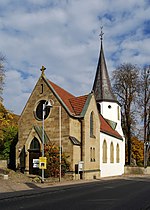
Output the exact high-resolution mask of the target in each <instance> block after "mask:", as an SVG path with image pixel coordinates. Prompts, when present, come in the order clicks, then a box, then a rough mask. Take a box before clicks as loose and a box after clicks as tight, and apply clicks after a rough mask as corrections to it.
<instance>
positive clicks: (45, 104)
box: [42, 99, 62, 182]
mask: <svg viewBox="0 0 150 210" xmlns="http://www.w3.org/2000/svg"><path fill="white" fill-rule="evenodd" d="M53 105H54V101H53V100H52V99H50V100H49V101H48V103H47V101H46V102H45V103H44V104H43V120H42V121H43V124H42V127H43V129H42V157H44V117H45V108H46V107H47V106H50V108H52V107H54V108H58V109H59V113H58V114H59V181H60V182H61V156H62V150H61V148H62V145H61V106H53ZM42 182H44V169H42Z"/></svg>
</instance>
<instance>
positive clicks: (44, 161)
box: [39, 157, 47, 169]
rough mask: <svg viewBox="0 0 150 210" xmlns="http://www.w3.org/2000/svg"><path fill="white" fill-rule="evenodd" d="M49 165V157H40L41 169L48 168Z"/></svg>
mask: <svg viewBox="0 0 150 210" xmlns="http://www.w3.org/2000/svg"><path fill="white" fill-rule="evenodd" d="M46 165H47V158H46V157H39V169H46V168H47V167H46Z"/></svg>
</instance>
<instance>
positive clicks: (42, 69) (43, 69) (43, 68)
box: [40, 66, 46, 75]
mask: <svg viewBox="0 0 150 210" xmlns="http://www.w3.org/2000/svg"><path fill="white" fill-rule="evenodd" d="M40 70H41V71H42V75H44V71H45V70H46V68H45V67H44V66H42V68H41V69H40Z"/></svg>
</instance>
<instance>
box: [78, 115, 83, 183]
mask: <svg viewBox="0 0 150 210" xmlns="http://www.w3.org/2000/svg"><path fill="white" fill-rule="evenodd" d="M79 121H80V123H81V155H80V159H81V161H83V119H79ZM80 179H83V172H80Z"/></svg>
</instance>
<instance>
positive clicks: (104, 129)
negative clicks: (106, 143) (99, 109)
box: [100, 115, 122, 139]
mask: <svg viewBox="0 0 150 210" xmlns="http://www.w3.org/2000/svg"><path fill="white" fill-rule="evenodd" d="M100 123H101V125H100V131H101V132H103V133H106V134H108V135H111V136H114V137H117V138H119V139H122V136H121V135H120V134H119V133H118V132H117V131H116V130H113V129H112V127H111V126H110V125H109V124H108V123H107V122H106V120H105V119H104V118H103V116H102V115H100Z"/></svg>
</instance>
